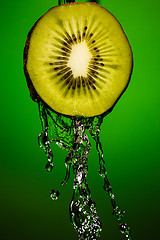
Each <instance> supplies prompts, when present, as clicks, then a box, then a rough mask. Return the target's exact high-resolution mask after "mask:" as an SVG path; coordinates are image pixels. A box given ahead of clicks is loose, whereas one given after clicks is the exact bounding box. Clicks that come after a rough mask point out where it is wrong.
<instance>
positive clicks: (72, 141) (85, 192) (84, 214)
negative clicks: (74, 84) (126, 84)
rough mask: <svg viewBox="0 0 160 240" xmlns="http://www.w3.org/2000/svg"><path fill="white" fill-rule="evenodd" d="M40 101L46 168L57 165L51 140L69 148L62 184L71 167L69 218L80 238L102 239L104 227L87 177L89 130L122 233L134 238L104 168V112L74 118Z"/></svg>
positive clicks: (54, 195) (53, 195)
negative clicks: (102, 131) (54, 161)
mask: <svg viewBox="0 0 160 240" xmlns="http://www.w3.org/2000/svg"><path fill="white" fill-rule="evenodd" d="M34 100H35V99H34ZM38 105H39V114H40V119H41V124H42V132H41V133H40V134H39V137H38V142H39V145H40V147H41V148H43V149H44V151H45V154H46V155H47V158H48V161H47V164H46V170H47V171H48V172H51V171H52V168H53V165H54V163H53V159H54V158H53V153H52V150H51V148H50V144H51V143H52V142H55V143H56V144H57V145H58V146H59V147H61V148H62V149H64V150H66V151H67V152H68V155H67V157H66V159H65V165H66V176H65V179H64V181H63V182H62V185H65V184H66V183H67V182H68V180H69V177H70V170H71V168H72V169H73V173H74V184H73V197H72V200H71V203H70V219H71V222H72V224H73V226H74V228H75V230H76V231H77V233H78V239H79V240H81V239H85V240H87V239H99V237H100V232H101V231H102V227H101V223H100V220H99V217H98V214H97V210H96V206H95V202H94V201H93V200H92V198H91V193H90V190H89V186H88V184H87V180H86V179H87V172H88V166H87V157H88V153H89V150H90V148H91V145H90V142H89V139H88V136H87V133H89V134H90V135H91V136H92V138H93V139H94V141H95V143H96V148H97V152H98V155H99V174H100V176H101V177H102V178H103V179H104V186H103V188H104V190H105V191H106V192H107V193H108V195H109V197H110V200H111V204H112V207H113V214H114V215H115V216H116V217H117V220H118V224H119V228H120V231H121V233H122V234H124V235H125V237H126V238H127V239H128V240H131V239H132V238H131V234H130V228H129V227H128V226H127V224H126V223H123V222H122V218H123V215H124V213H125V212H124V211H121V210H120V209H119V208H118V206H117V205H116V202H115V197H114V194H113V192H112V187H111V185H110V182H109V180H108V177H107V172H106V169H105V161H104V159H103V149H102V145H101V142H100V140H99V133H100V126H101V124H102V122H103V117H104V116H96V117H92V118H87V117H72V118H71V117H67V116H64V115H61V114H59V113H55V112H53V111H52V110H50V109H49V108H48V107H46V105H45V104H44V103H43V102H42V101H41V100H39V101H38ZM50 196H51V198H52V199H53V200H56V199H58V197H59V192H58V191H57V190H54V189H53V190H51V191H50Z"/></svg>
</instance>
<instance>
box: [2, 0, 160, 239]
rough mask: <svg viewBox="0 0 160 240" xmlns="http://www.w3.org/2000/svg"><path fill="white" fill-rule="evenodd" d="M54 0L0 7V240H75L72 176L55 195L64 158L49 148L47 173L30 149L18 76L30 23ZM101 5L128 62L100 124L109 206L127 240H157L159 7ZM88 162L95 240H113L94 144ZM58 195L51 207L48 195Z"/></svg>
mask: <svg viewBox="0 0 160 240" xmlns="http://www.w3.org/2000/svg"><path fill="white" fill-rule="evenodd" d="M56 4H57V1H56V0H27V1H24V0H14V1H11V0H8V1H3V2H1V14H0V17H1V20H0V22H1V38H0V41H1V60H0V61H1V63H0V66H1V84H0V86H1V119H0V120H1V138H0V140H1V144H0V146H1V155H0V156H1V159H0V221H1V223H0V237H1V239H2V240H10V239H16V240H33V239H34V240H42V239H44V240H49V239H57V240H62V239H66V240H72V239H73V240H77V235H76V233H75V231H74V229H73V227H72V225H71V224H70V219H69V203H70V200H71V197H72V191H73V190H72V183H73V174H72V175H71V178H70V180H69V183H68V184H67V185H66V186H65V187H62V186H61V185H60V183H61V181H62V180H63V178H64V176H65V166H64V159H65V156H66V153H65V152H64V151H63V150H61V149H59V148H58V146H54V147H53V148H54V169H53V171H52V172H51V173H47V172H46V171H45V169H44V168H45V164H46V156H45V155H44V152H43V151H42V149H40V148H39V146H38V144H37V137H38V134H39V133H40V132H41V126H40V120H39V116H38V108H37V104H36V103H34V102H32V101H31V99H30V97H29V92H28V89H27V85H26V81H25V77H24V74H23V61H22V57H23V48H24V45H25V40H26V37H27V33H28V31H29V30H30V28H31V27H32V25H33V24H34V22H35V21H36V20H37V19H38V18H39V17H40V16H41V15H42V14H43V13H45V12H46V11H47V10H48V9H49V8H50V7H52V6H54V5H56ZM101 4H102V5H103V6H104V7H106V8H107V9H108V10H109V11H111V12H112V13H113V14H114V15H115V16H116V17H117V19H118V20H119V21H120V23H121V24H122V26H123V28H124V31H125V32H126V34H127V36H128V39H129V41H130V44H131V46H132V49H133V54H134V70H133V75H132V78H131V82H130V85H129V87H128V89H127V91H126V92H125V93H124V95H123V96H122V98H121V99H120V101H119V102H118V103H117V105H116V107H115V109H114V110H113V112H112V113H111V114H110V115H108V117H106V118H105V119H104V122H103V124H102V129H101V141H102V144H103V148H104V159H105V161H106V167H107V169H108V177H109V179H110V182H111V184H112V187H113V191H114V193H115V196H116V199H117V204H118V206H119V207H120V208H121V209H124V210H126V216H125V221H126V222H127V223H128V224H129V226H130V227H131V229H132V234H133V236H134V238H133V239H134V240H141V239H145V240H154V239H157V237H158V236H159V222H158V221H159V214H160V211H159V202H160V191H159V183H160V179H159V169H160V161H159V148H160V146H159V144H160V140H159V139H160V136H159V133H160V128H159V119H160V107H159V103H160V98H159V88H160V67H159V60H160V47H159V46H160V27H159V15H160V1H159V0H152V1H150V0H146V1H144V0H134V1H128V0H112V1H111V0H108V1H107V0H106V1H101ZM91 143H92V150H91V152H90V154H89V160H88V161H89V173H88V183H89V186H90V189H91V193H92V198H93V199H94V200H95V201H96V206H97V210H98V213H99V216H100V219H101V222H102V225H103V232H102V234H101V239H103V240H105V239H109V240H120V239H123V236H122V235H121V234H120V232H119V230H118V225H117V220H116V218H115V217H114V216H112V208H111V204H110V200H109V197H108V196H107V195H106V193H105V192H104V191H103V188H102V184H103V181H102V179H101V177H100V176H99V175H98V156H97V153H96V151H95V144H94V143H93V142H91ZM52 188H55V189H58V190H59V191H60V194H61V195H60V198H59V200H58V201H52V200H51V198H50V197H49V191H50V190H51V189H52Z"/></svg>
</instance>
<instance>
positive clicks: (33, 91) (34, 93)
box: [23, 2, 133, 119]
mask: <svg viewBox="0 0 160 240" xmlns="http://www.w3.org/2000/svg"><path fill="white" fill-rule="evenodd" d="M90 3H92V4H96V5H98V6H100V7H101V8H103V9H105V10H106V11H108V10H107V9H106V8H104V7H102V6H101V5H99V4H97V3H96V2H90ZM69 4H79V2H71V3H69ZM84 4H87V2H86V3H85V2H84ZM62 5H68V4H62ZM58 6H59V5H58ZM58 6H55V7H52V8H50V9H49V10H48V11H50V10H51V9H53V8H56V7H58ZM48 11H47V12H48ZM47 12H46V13H44V14H43V15H42V16H41V17H40V18H39V19H38V20H37V21H36V22H35V24H34V25H33V27H32V28H31V29H30V31H29V33H28V35H27V40H26V43H25V47H24V52H23V68H24V74H25V77H26V81H27V86H28V89H29V92H30V97H31V98H32V100H33V101H35V102H40V101H41V102H43V104H44V105H45V107H46V108H48V109H50V111H52V112H55V113H57V114H62V113H59V112H56V111H55V110H54V109H52V108H51V107H50V106H49V105H48V104H47V103H46V102H45V101H44V100H43V99H42V98H41V97H40V96H39V94H38V93H37V91H36V89H35V88H34V86H33V83H32V81H31V78H30V76H29V73H28V70H27V59H28V50H29V46H30V39H31V36H32V33H33V31H34V29H35V27H36V25H37V23H38V22H39V20H40V19H41V18H42V17H43V16H44V15H45V14H47ZM108 12H109V11H108ZM109 13H110V12H109ZM110 14H111V15H112V16H113V17H114V18H115V19H116V17H115V16H114V15H113V14H112V13H110ZM116 21H117V22H118V23H119V21H118V20H117V19H116ZM119 25H120V27H121V29H122V31H123V33H124V35H125V37H126V40H127V42H128V44H129V46H130V43H129V41H128V38H127V36H126V34H125V32H124V30H123V28H122V26H121V24H120V23H119ZM130 50H131V53H132V59H131V61H132V66H131V71H130V75H129V78H128V82H127V85H126V87H125V88H124V89H123V91H122V92H121V94H120V95H119V97H118V98H117V100H116V101H115V103H114V104H113V105H112V107H111V108H109V109H108V110H107V111H106V112H104V113H102V114H100V115H95V116H93V117H89V118H94V117H97V116H102V117H105V116H106V115H108V114H109V113H110V112H112V110H113V108H114V106H115V105H116V103H117V102H118V101H119V99H120V98H121V96H122V95H123V93H124V92H125V91H126V89H127V87H128V85H129V83H130V79H131V75H132V71H133V52H132V48H131V46H130ZM62 115H64V116H66V117H69V118H72V119H74V116H70V115H66V114H62ZM80 117H83V116H80ZM84 117H85V116H84Z"/></svg>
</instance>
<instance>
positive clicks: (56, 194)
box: [50, 189, 60, 200]
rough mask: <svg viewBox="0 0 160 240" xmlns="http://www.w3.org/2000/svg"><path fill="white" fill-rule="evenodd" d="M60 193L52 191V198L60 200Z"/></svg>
mask: <svg viewBox="0 0 160 240" xmlns="http://www.w3.org/2000/svg"><path fill="white" fill-rule="evenodd" d="M59 195H60V194H59V191H57V190H54V189H53V190H51V191H50V197H51V198H52V200H57V199H58V198H59Z"/></svg>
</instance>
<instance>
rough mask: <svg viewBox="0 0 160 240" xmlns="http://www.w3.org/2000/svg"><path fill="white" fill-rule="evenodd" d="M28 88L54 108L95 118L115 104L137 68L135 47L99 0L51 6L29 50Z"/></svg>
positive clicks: (26, 59) (26, 63) (26, 56)
mask: <svg viewBox="0 0 160 240" xmlns="http://www.w3.org/2000/svg"><path fill="white" fill-rule="evenodd" d="M24 70H25V74H26V78H27V82H28V86H29V90H30V91H31V92H32V91H35V92H36V93H37V94H38V95H39V96H40V98H41V99H42V100H43V101H44V102H45V103H46V104H47V105H48V106H49V107H50V108H51V109H53V110H54V111H56V112H59V113H62V114H66V115H69V116H86V117H93V116H97V115H101V114H103V113H105V112H107V111H108V110H109V109H111V108H113V106H114V105H115V103H116V102H117V100H118V99H119V97H120V96H121V95H122V93H123V92H124V90H125V89H126V87H127V85H128V83H129V79H130V76H131V72H132V50H131V47H130V44H129V42H128V40H127V37H126V35H125V33H124V31H123V29H122V27H121V25H120V23H119V22H118V21H117V19H116V18H115V17H114V16H113V15H112V14H111V13H110V12H109V11H107V10H106V9H105V8H103V7H101V6H100V5H98V4H96V3H72V4H64V5H60V6H56V7H54V8H51V9H50V10H49V11H48V12H47V13H45V14H44V15H43V16H42V17H41V18H40V19H39V20H38V21H37V22H36V23H35V25H34V26H33V28H32V29H31V31H30V33H29V34H28V38H27V42H26V46H25V51H24Z"/></svg>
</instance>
